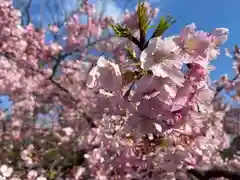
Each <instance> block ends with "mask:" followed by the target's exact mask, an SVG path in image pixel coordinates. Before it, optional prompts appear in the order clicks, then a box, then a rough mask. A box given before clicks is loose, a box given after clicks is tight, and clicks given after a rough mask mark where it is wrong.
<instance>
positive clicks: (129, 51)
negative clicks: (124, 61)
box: [126, 47, 137, 60]
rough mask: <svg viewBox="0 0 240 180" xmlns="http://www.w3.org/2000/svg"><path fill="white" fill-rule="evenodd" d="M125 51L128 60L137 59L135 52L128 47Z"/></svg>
mask: <svg viewBox="0 0 240 180" xmlns="http://www.w3.org/2000/svg"><path fill="white" fill-rule="evenodd" d="M126 51H127V57H129V58H130V59H133V60H134V59H136V58H137V55H136V52H135V51H134V50H132V49H131V48H130V47H127V48H126Z"/></svg>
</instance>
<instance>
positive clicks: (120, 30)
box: [109, 23, 130, 37]
mask: <svg viewBox="0 0 240 180" xmlns="http://www.w3.org/2000/svg"><path fill="white" fill-rule="evenodd" d="M109 26H110V27H111V28H112V30H113V31H114V32H115V34H116V35H117V36H119V37H128V36H129V35H130V32H129V30H128V28H125V27H123V26H122V25H121V24H119V23H118V24H116V25H114V24H110V25H109Z"/></svg>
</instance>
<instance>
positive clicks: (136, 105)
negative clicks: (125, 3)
mask: <svg viewBox="0 0 240 180" xmlns="http://www.w3.org/2000/svg"><path fill="white" fill-rule="evenodd" d="M157 11H158V9H152V8H151V6H150V5H149V4H147V3H139V4H138V5H137V6H136V12H133V13H130V12H128V11H126V13H125V14H124V20H123V22H122V23H117V24H114V22H113V20H112V19H111V18H109V17H102V16H100V17H98V16H96V14H95V7H94V5H91V4H89V3H88V2H87V0H84V1H83V2H82V6H81V8H80V9H79V11H78V12H76V13H75V14H73V16H72V17H71V18H70V19H69V20H68V21H67V22H66V23H65V26H64V28H65V30H66V32H67V34H66V35H62V36H64V37H63V38H62V40H63V42H58V41H53V42H49V43H46V42H45V32H46V30H38V29H36V28H34V26H33V25H32V24H29V25H28V26H27V27H22V26H21V24H20V13H19V12H18V11H17V10H16V9H14V8H13V7H12V4H11V2H10V1H9V0H3V2H1V4H0V15H1V18H0V39H1V42H0V93H1V95H7V96H8V97H9V98H10V100H11V101H12V105H11V109H10V110H9V111H6V110H4V109H2V110H1V111H0V127H1V129H0V130H1V131H0V147H1V148H0V179H12V180H13V179H29V180H45V179H51V180H53V179H71V180H72V179H76V180H77V179H96V180H105V179H106V180H111V179H114V180H115V179H120V180H124V179H126V180H133V179H140V180H142V179H163V180H164V179H166V180H168V179H184V180H186V179H188V177H187V173H186V172H188V170H189V169H195V168H204V169H206V168H211V167H214V166H222V167H226V166H228V168H229V167H230V168H232V169H238V168H239V165H240V161H239V159H240V158H239V156H238V154H237V153H238V151H239V149H240V148H239V147H237V146H234V147H235V149H234V150H235V151H236V153H235V155H233V156H232V157H233V158H232V159H231V158H229V157H227V158H225V160H224V159H223V158H222V157H221V156H222V152H220V151H221V150H223V151H224V152H225V151H226V150H227V148H228V147H229V145H230V144H231V143H230V142H229V139H228V137H227V134H226V132H225V131H224V130H226V129H225V128H226V126H224V117H225V113H226V112H227V111H228V110H229V107H228V106H227V105H225V104H224V102H223V100H222V99H220V98H218V93H219V92H220V91H221V90H222V89H225V90H228V91H232V90H236V92H237V93H236V94H237V96H238V95H239V93H238V91H239V90H238V89H239V87H238V84H239V82H240V81H239V79H238V74H239V69H240V68H239V62H238V61H239V57H240V56H239V54H240V52H239V49H238V48H235V51H234V59H235V60H236V61H235V62H236V63H235V65H234V66H235V67H236V69H237V76H236V77H235V78H234V79H233V80H228V78H227V77H226V76H224V77H222V78H221V79H220V80H219V81H217V82H216V83H215V84H216V85H217V87H216V88H215V89H214V87H212V86H211V85H210V84H211V82H210V80H209V74H210V71H211V70H213V69H214V67H213V66H211V65H210V63H211V61H212V60H213V59H215V58H217V56H218V55H219V53H220V46H221V45H222V44H223V43H224V42H225V41H226V40H227V39H228V35H229V30H228V29H227V28H216V29H214V30H213V31H212V32H203V31H200V30H197V28H196V27H195V24H190V25H187V26H185V27H184V28H183V30H182V31H181V32H180V34H179V35H176V36H170V37H164V36H163V33H164V32H165V31H166V30H167V29H168V27H170V25H171V24H172V23H174V19H173V18H172V17H170V16H167V17H166V18H163V17H162V18H161V19H160V23H159V24H158V26H157V27H156V29H155V31H154V33H153V35H152V36H151V38H150V39H149V40H147V38H146V37H147V36H146V35H147V30H148V28H149V24H150V23H151V20H152V19H153V18H154V17H155V16H156V14H157ZM82 14H85V15H87V16H88V22H87V23H86V24H81V23H80V18H79V17H80V16H81V15H82ZM108 26H111V27H112V30H113V31H114V32H115V34H116V35H117V36H116V35H112V36H108V37H105V38H103V37H102V34H103V31H108ZM49 29H50V30H51V31H52V33H58V32H59V29H58V27H56V26H54V25H52V26H50V27H49ZM90 50H97V51H99V52H100V53H101V54H102V53H105V52H106V53H107V52H110V53H111V55H109V54H108V55H107V54H106V53H105V55H101V56H98V55H96V54H94V53H90ZM79 54H80V55H79ZM228 54H229V55H230V53H228ZM73 56H74V57H77V58H73ZM44 119H47V120H48V124H46V123H45V124H44ZM49 120H50V123H49ZM225 124H226V123H225ZM43 125H44V127H43ZM229 131H230V130H229Z"/></svg>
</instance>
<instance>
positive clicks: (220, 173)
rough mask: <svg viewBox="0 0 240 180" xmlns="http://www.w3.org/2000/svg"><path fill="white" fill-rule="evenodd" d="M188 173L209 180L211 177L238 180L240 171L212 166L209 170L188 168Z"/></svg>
mask: <svg viewBox="0 0 240 180" xmlns="http://www.w3.org/2000/svg"><path fill="white" fill-rule="evenodd" d="M187 173H188V174H191V175H193V176H194V177H196V178H198V179H199V180H209V179H211V178H220V177H224V178H228V179H229V180H239V179H240V172H239V171H237V172H233V171H228V170H226V169H224V168H213V169H210V170H206V171H204V170H200V169H190V170H188V171H187Z"/></svg>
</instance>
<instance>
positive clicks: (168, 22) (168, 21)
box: [152, 15, 176, 38]
mask: <svg viewBox="0 0 240 180" xmlns="http://www.w3.org/2000/svg"><path fill="white" fill-rule="evenodd" d="M175 22H176V19H174V18H173V17H172V16H170V15H167V17H166V18H165V17H164V16H161V18H160V21H159V24H158V26H157V28H156V30H155V31H154V33H153V36H152V38H154V37H159V36H162V35H163V33H164V32H165V31H166V30H167V29H168V28H169V27H171V26H172V25H173V24H174V23H175Z"/></svg>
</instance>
